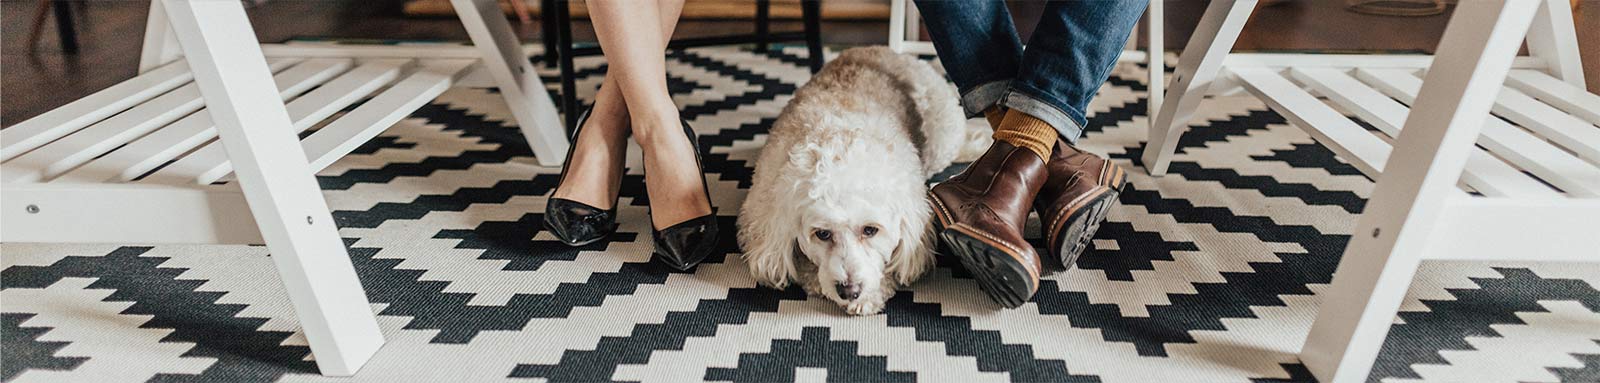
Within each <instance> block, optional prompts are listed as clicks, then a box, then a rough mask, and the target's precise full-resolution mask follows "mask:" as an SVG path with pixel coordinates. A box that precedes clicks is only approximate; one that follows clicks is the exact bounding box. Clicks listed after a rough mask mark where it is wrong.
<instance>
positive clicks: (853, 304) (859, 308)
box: [844, 297, 884, 315]
mask: <svg viewBox="0 0 1600 383" xmlns="http://www.w3.org/2000/svg"><path fill="white" fill-rule="evenodd" d="M883 301H884V300H883V299H882V297H861V298H860V299H856V300H854V301H850V304H848V305H845V306H844V311H845V312H847V313H850V315H873V314H877V313H880V312H883Z"/></svg>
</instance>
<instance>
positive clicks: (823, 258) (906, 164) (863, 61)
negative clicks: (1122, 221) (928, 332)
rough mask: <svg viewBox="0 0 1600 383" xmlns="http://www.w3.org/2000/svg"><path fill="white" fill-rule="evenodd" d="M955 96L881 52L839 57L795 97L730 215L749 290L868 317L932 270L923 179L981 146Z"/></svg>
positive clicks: (928, 74)
mask: <svg viewBox="0 0 1600 383" xmlns="http://www.w3.org/2000/svg"><path fill="white" fill-rule="evenodd" d="M958 98H959V95H958V94H957V92H956V89H955V87H954V86H952V85H951V84H950V83H949V82H948V81H946V80H945V79H944V77H943V76H941V75H940V74H939V73H938V72H937V71H935V70H934V69H933V67H932V66H931V65H929V64H928V63H925V62H923V61H921V60H918V59H916V58H913V57H909V56H903V55H899V54H896V53H894V52H893V51H890V50H889V49H887V48H883V47H872V48H855V49H850V50H846V51H844V52H843V53H841V54H840V55H839V57H838V58H837V59H834V60H833V61H831V62H829V63H828V64H827V66H825V67H823V68H822V71H821V72H819V73H817V74H816V76H814V77H812V78H811V80H810V81H809V82H807V83H806V84H805V86H803V87H801V88H800V90H799V91H797V92H795V95H794V99H793V100H792V101H790V102H789V104H788V105H787V106H785V107H784V109H783V112H782V114H780V115H779V116H778V119H777V121H776V122H774V123H773V125H772V129H771V134H770V135H769V136H768V137H767V144H766V147H765V149H763V150H762V152H761V155H760V157H759V158H757V160H756V164H755V181H754V185H752V186H751V188H750V193H749V196H748V197H747V198H746V199H745V202H744V207H743V209H742V210H740V212H739V221H738V222H739V245H740V246H741V247H742V248H743V249H744V251H745V253H744V259H745V262H746V263H748V264H749V265H750V273H751V275H753V276H754V277H755V279H756V281H757V282H758V283H760V284H762V285H765V286H769V287H773V288H777V289H783V288H786V287H788V286H789V284H790V283H791V282H798V283H799V284H800V285H801V286H802V287H804V288H805V290H806V292H807V293H809V294H811V295H814V296H822V297H826V298H827V299H828V300H831V301H833V302H834V303H837V304H839V305H840V306H841V307H843V308H844V309H845V311H847V312H849V313H850V314H853V315H870V314H876V313H878V312H879V311H882V310H883V306H884V303H885V302H887V301H888V300H889V298H890V297H893V296H894V293H895V289H896V288H898V287H900V286H906V285H910V284H911V283H912V282H915V281H916V280H917V278H919V277H921V276H922V274H923V273H925V272H927V271H928V270H929V269H931V268H933V266H934V255H933V247H934V233H933V232H932V230H931V226H932V225H931V224H930V219H931V217H932V216H931V211H930V207H929V205H928V202H927V199H926V197H925V196H926V194H927V190H928V187H927V179H928V177H930V176H932V175H934V174H936V173H938V172H939V171H941V170H944V169H945V168H946V167H949V166H950V164H951V163H952V162H953V161H955V160H956V159H957V157H958V156H963V157H976V156H977V155H979V154H982V151H983V149H984V148H986V147H988V145H989V132H988V131H987V130H988V129H987V126H986V125H982V124H976V125H974V126H972V127H970V128H969V127H968V125H967V123H966V118H964V115H963V114H962V110H961V107H960V105H958Z"/></svg>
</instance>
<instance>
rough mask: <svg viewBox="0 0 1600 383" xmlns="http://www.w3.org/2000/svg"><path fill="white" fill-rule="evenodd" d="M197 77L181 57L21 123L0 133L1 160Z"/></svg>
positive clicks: (10, 157) (55, 138)
mask: <svg viewBox="0 0 1600 383" xmlns="http://www.w3.org/2000/svg"><path fill="white" fill-rule="evenodd" d="M193 79H194V74H193V73H190V72H189V64H188V63H187V62H184V61H183V60H177V61H175V62H172V63H169V64H167V65H164V66H161V67H159V68H156V69H153V70H151V71H149V72H145V73H144V74H141V75H138V76H135V77H134V78H132V79H128V81H123V82H121V83H118V84H117V85H112V86H111V87H109V88H105V89H103V90H101V91H99V92H95V93H94V94H91V95H89V96H87V97H84V98H80V99H78V100H77V101H73V102H71V103H68V104H67V105H65V106H62V107H60V108H55V109H53V110H51V111H49V112H45V113H44V114H41V115H38V116H35V117H34V118H30V119H28V120H27V121H23V122H20V123H17V124H16V125H14V126H11V127H9V128H6V129H5V131H4V132H3V133H0V161H8V160H10V159H12V158H15V157H16V156H18V155H21V154H22V153H27V152H28V151H30V150H33V149H35V148H38V147H40V146H44V144H47V143H50V142H51V141H55V140H57V139H60V138H61V137H64V136H66V135H67V134H70V133H72V132H75V131H78V129H83V127H85V126H89V124H93V123H95V122H97V121H100V120H103V119H105V118H106V117H110V116H111V115H113V114H116V113H117V112H121V111H123V110H126V109H128V108H130V107H133V106H134V105H138V104H139V103H141V102H145V101H147V100H150V99H151V98H154V97H156V96H158V95H160V94H162V93H166V92H167V91H169V90H172V89H173V88H177V87H178V86H181V85H183V84H186V83H188V82H189V81H190V80H193Z"/></svg>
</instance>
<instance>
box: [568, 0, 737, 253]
mask: <svg viewBox="0 0 1600 383" xmlns="http://www.w3.org/2000/svg"><path fill="white" fill-rule="evenodd" d="M587 4H588V6H589V14H590V18H591V19H592V21H593V22H594V28H595V35H596V36H597V37H598V38H599V40H600V47H601V49H603V50H605V52H606V62H607V63H608V64H610V70H609V73H608V76H607V77H608V78H615V79H616V81H615V84H616V85H617V88H618V91H619V92H621V94H622V98H623V99H624V100H625V101H626V102H625V103H626V104H627V109H628V115H629V118H630V120H631V122H632V127H633V136H634V140H635V141H637V142H638V143H639V146H640V147H641V148H642V149H643V150H644V167H645V174H646V179H645V180H646V183H648V184H649V185H650V187H649V191H648V192H649V195H650V201H651V205H652V206H651V221H652V222H651V223H652V224H653V225H654V226H655V227H656V228H665V227H668V226H671V225H673V224H676V223H679V222H683V221H687V220H689V219H691V218H695V217H699V216H703V215H707V214H710V213H711V202H710V201H708V200H707V199H706V196H705V194H704V192H702V190H701V182H702V181H701V180H702V178H701V177H702V175H701V172H700V169H699V166H697V165H696V163H695V152H694V148H693V146H691V145H690V142H689V138H688V137H685V136H684V135H683V133H682V131H683V126H682V125H681V124H680V122H679V120H678V107H677V105H676V104H673V103H672V97H671V95H669V94H668V92H667V77H666V76H667V75H666V58H665V53H666V44H665V43H664V41H663V39H660V38H659V37H657V35H658V34H659V33H660V31H661V30H662V29H664V28H663V27H662V25H663V24H666V23H667V21H670V23H675V22H676V19H677V14H678V13H679V12H680V11H681V10H682V8H683V1H682V0H660V1H657V5H658V6H657V7H641V6H639V5H640V4H641V2H639V1H634V0H591V1H589V2H587ZM669 16H670V17H669Z"/></svg>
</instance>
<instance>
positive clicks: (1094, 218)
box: [1056, 188, 1121, 268]
mask: <svg viewBox="0 0 1600 383" xmlns="http://www.w3.org/2000/svg"><path fill="white" fill-rule="evenodd" d="M1119 194H1121V193H1119V192H1118V191H1116V190H1115V189H1111V188H1105V189H1103V190H1102V191H1101V192H1100V193H1097V194H1096V195H1095V196H1093V197H1091V199H1090V200H1089V201H1087V202H1085V203H1083V204H1082V205H1079V206H1078V207H1077V208H1076V209H1075V210H1073V211H1072V212H1071V213H1070V215H1069V216H1067V223H1066V225H1065V226H1064V227H1063V228H1062V229H1061V233H1060V234H1058V235H1057V240H1058V241H1059V243H1060V246H1059V247H1058V250H1056V254H1057V257H1058V258H1059V259H1060V260H1061V265H1062V266H1064V267H1067V268H1071V267H1072V265H1073V264H1074V263H1076V262H1077V260H1078V256H1080V255H1083V251H1084V250H1086V249H1088V248H1089V243H1091V242H1092V241H1093V240H1094V233H1095V232H1096V231H1099V230H1100V223H1101V222H1105V220H1106V213H1107V212H1110V211H1111V206H1113V205H1116V203H1117V196H1118V195H1119Z"/></svg>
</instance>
